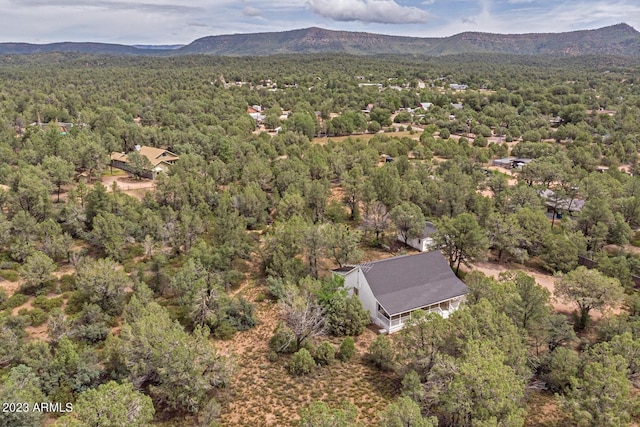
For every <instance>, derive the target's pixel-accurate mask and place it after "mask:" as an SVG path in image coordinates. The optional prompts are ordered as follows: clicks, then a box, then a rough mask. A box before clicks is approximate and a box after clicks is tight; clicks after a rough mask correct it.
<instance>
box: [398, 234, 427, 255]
mask: <svg viewBox="0 0 640 427" xmlns="http://www.w3.org/2000/svg"><path fill="white" fill-rule="evenodd" d="M398 240H399V241H401V242H404V238H403V237H402V234H398ZM407 245H409V246H411V247H412V248H414V249H417V250H419V251H420V252H428V251H430V250H431V249H433V246H434V245H433V239H432V238H431V237H427V238H421V239H408V240H407Z"/></svg>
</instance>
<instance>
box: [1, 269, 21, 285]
mask: <svg viewBox="0 0 640 427" xmlns="http://www.w3.org/2000/svg"><path fill="white" fill-rule="evenodd" d="M19 278H20V275H19V274H18V272H17V271H15V270H0V279H4V280H7V281H9V282H17V281H18V279H19Z"/></svg>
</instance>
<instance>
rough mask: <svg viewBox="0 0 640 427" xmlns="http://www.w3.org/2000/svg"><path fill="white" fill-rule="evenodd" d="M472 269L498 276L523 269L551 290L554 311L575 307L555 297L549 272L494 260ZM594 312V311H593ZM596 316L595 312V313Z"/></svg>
mask: <svg viewBox="0 0 640 427" xmlns="http://www.w3.org/2000/svg"><path fill="white" fill-rule="evenodd" d="M473 270H478V271H481V272H483V273H484V274H486V275H487V276H489V277H496V278H497V277H498V275H499V274H500V273H502V272H503V271H509V270H520V271H524V272H525V273H527V274H528V275H530V276H533V277H534V278H535V279H536V283H537V284H538V285H540V286H542V287H544V288H547V289H548V290H549V292H551V295H552V299H551V304H552V305H553V308H554V309H555V310H556V311H560V312H563V313H571V312H572V311H573V310H575V309H576V307H575V305H572V304H565V303H563V302H561V301H559V300H558V298H556V296H555V294H554V292H553V291H554V285H553V284H554V281H555V278H554V277H553V276H552V275H551V274H547V273H542V272H540V271H537V270H533V269H531V268H527V267H525V266H523V265H509V264H499V263H496V262H478V263H475V264H473ZM594 314H595V313H594ZM596 316H597V314H596Z"/></svg>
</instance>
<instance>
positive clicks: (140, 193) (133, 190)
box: [102, 176, 155, 199]
mask: <svg viewBox="0 0 640 427" xmlns="http://www.w3.org/2000/svg"><path fill="white" fill-rule="evenodd" d="M114 182H115V184H116V185H117V186H118V189H119V190H120V191H122V192H123V193H125V194H128V195H130V196H132V197H135V198H138V199H142V198H143V197H144V194H145V193H146V192H147V191H153V189H154V187H155V184H154V182H153V180H152V179H144V178H143V179H135V178H129V177H128V176H106V177H104V178H102V185H104V186H105V187H107V191H108V192H111V191H112V186H113V183H114Z"/></svg>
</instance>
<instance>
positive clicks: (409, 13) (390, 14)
mask: <svg viewBox="0 0 640 427" xmlns="http://www.w3.org/2000/svg"><path fill="white" fill-rule="evenodd" d="M308 5H309V8H310V9H311V11H313V12H314V13H317V14H318V15H321V16H323V17H325V18H329V19H332V20H334V21H361V22H377V23H381V24H416V23H423V22H427V21H428V19H429V14H428V13H427V12H426V11H424V10H422V9H419V8H417V7H404V6H401V5H399V4H398V3H396V2H395V1H394V0H309V1H308Z"/></svg>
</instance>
